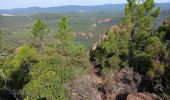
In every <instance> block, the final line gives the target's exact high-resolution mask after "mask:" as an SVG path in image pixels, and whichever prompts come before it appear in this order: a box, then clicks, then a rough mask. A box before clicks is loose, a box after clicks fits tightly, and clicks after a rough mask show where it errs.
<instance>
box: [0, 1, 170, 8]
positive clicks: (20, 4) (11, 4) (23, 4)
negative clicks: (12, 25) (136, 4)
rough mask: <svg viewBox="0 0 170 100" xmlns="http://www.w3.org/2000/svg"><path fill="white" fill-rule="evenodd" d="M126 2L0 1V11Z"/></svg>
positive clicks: (120, 2)
mask: <svg viewBox="0 0 170 100" xmlns="http://www.w3.org/2000/svg"><path fill="white" fill-rule="evenodd" d="M155 2H156V3H167V2H170V0H155ZM124 3H126V0H98V1H96V0H93V1H92V0H86V1H84V0H74V1H71V0H50V1H47V0H36V1H35V0H25V1H19V0H0V4H1V6H0V9H13V8H27V7H56V6H67V5H81V6H93V5H103V4H124Z"/></svg>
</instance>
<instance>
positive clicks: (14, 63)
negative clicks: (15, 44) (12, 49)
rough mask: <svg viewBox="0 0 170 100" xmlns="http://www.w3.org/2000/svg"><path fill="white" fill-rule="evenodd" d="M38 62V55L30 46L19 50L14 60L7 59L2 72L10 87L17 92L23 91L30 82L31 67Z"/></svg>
mask: <svg viewBox="0 0 170 100" xmlns="http://www.w3.org/2000/svg"><path fill="white" fill-rule="evenodd" d="M12 59H13V60H12ZM36 62H37V53H36V50H35V49H33V48H31V47H29V46H28V45H24V46H22V47H21V48H19V49H18V51H17V54H16V55H15V56H14V58H13V57H12V58H9V59H7V60H6V61H5V62H4V63H3V65H2V70H3V71H4V73H5V75H6V77H7V79H8V86H9V87H10V88H13V89H15V90H20V89H22V88H23V86H24V85H25V84H26V83H27V82H28V81H29V77H28V74H29V72H30V67H31V66H32V64H34V63H36Z"/></svg>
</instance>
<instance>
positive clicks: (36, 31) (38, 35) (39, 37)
mask: <svg viewBox="0 0 170 100" xmlns="http://www.w3.org/2000/svg"><path fill="white" fill-rule="evenodd" d="M31 33H32V34H31V37H32V39H33V45H35V46H36V47H38V48H40V47H41V46H42V45H43V39H44V37H45V35H47V34H48V33H49V29H48V28H47V26H46V25H45V23H43V22H42V21H41V19H39V18H38V19H37V20H36V22H35V23H34V25H33V28H32V31H31Z"/></svg>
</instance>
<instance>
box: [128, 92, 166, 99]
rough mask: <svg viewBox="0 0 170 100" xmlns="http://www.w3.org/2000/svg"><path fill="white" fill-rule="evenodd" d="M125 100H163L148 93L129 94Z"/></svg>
mask: <svg viewBox="0 0 170 100" xmlns="http://www.w3.org/2000/svg"><path fill="white" fill-rule="evenodd" d="M126 100H163V99H161V98H160V97H158V96H157V95H155V94H149V93H131V94H129V95H128V96H127V98H126Z"/></svg>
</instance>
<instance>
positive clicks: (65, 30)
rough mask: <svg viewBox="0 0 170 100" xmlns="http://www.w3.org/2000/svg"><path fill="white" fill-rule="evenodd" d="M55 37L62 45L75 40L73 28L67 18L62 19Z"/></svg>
mask: <svg viewBox="0 0 170 100" xmlns="http://www.w3.org/2000/svg"><path fill="white" fill-rule="evenodd" d="M55 37H56V38H57V39H58V40H59V41H60V42H62V43H68V42H70V41H72V40H73V38H74V37H73V34H72V28H71V27H70V25H69V23H68V20H67V17H65V16H62V17H61V20H60V21H59V24H58V28H57V32H56V34H55Z"/></svg>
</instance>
